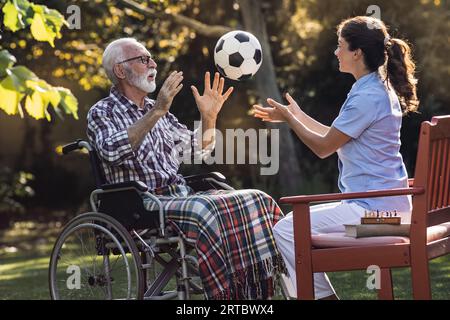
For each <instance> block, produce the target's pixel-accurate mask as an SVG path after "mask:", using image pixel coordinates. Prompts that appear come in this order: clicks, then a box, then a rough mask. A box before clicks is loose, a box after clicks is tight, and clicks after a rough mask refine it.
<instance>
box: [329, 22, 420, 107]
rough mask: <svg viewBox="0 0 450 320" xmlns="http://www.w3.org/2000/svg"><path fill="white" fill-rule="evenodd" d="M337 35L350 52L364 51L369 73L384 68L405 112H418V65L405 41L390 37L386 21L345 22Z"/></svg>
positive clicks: (340, 26)
mask: <svg viewBox="0 0 450 320" xmlns="http://www.w3.org/2000/svg"><path fill="white" fill-rule="evenodd" d="M337 33H338V35H340V36H341V37H343V38H344V39H345V41H347V43H348V44H349V50H350V51H354V50H357V49H361V51H362V52H363V54H364V63H365V64H366V66H367V68H368V69H369V71H371V72H373V71H377V70H378V69H379V68H380V67H381V66H385V71H384V72H385V74H386V81H387V82H388V85H389V83H390V84H392V86H393V87H394V90H395V92H396V93H397V95H398V97H399V101H400V105H401V107H402V110H403V112H404V113H408V112H410V111H416V110H417V108H418V106H419V100H418V99H417V93H416V84H417V79H416V78H415V76H414V72H415V68H416V65H415V63H414V61H413V59H412V57H411V48H410V46H409V45H408V44H407V43H406V41H404V40H401V39H395V38H391V37H390V36H389V33H388V31H387V28H386V25H385V24H384V23H383V21H381V20H379V19H376V18H372V17H366V16H359V17H354V18H350V19H347V20H344V21H342V22H341V23H340V24H339V26H338V31H337Z"/></svg>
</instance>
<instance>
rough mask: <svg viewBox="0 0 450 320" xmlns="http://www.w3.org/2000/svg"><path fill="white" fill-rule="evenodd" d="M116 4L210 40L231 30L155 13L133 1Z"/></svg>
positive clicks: (179, 15) (181, 16)
mask: <svg viewBox="0 0 450 320" xmlns="http://www.w3.org/2000/svg"><path fill="white" fill-rule="evenodd" d="M118 2H119V3H121V4H123V5H124V6H125V7H127V8H129V9H132V10H134V11H136V12H138V13H140V14H142V15H144V16H145V17H148V18H152V19H167V20H170V21H172V22H174V23H177V24H180V25H183V26H186V27H189V28H191V29H193V30H195V31H196V32H197V33H198V34H200V35H202V36H205V37H210V38H217V37H221V36H222V35H223V34H225V33H227V32H229V31H231V30H232V29H231V28H230V27H226V26H219V25H212V26H211V25H207V24H205V23H203V22H200V21H197V20H195V19H192V18H189V17H186V16H183V15H181V14H177V13H166V12H155V11H153V10H151V9H150V8H148V7H145V6H143V5H141V4H139V3H137V2H135V1H133V0H118Z"/></svg>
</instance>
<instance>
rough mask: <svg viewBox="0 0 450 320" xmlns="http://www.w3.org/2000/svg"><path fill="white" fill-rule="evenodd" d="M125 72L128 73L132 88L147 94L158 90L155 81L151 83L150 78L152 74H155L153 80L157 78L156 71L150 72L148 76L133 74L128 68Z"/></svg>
mask: <svg viewBox="0 0 450 320" xmlns="http://www.w3.org/2000/svg"><path fill="white" fill-rule="evenodd" d="M125 71H126V73H127V78H128V81H129V82H130V84H131V85H132V86H135V87H136V88H138V89H140V90H142V91H144V92H146V93H152V92H154V91H155V90H156V83H155V80H152V81H149V80H148V77H149V76H150V74H152V73H154V77H153V79H155V77H156V70H150V71H149V72H147V73H146V74H142V75H138V74H135V73H133V71H131V70H130V69H128V68H125Z"/></svg>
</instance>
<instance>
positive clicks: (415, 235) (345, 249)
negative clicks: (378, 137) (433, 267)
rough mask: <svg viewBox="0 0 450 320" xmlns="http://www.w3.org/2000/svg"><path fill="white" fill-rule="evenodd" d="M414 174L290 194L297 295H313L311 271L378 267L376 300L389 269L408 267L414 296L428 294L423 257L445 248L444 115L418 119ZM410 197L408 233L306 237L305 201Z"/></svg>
mask: <svg viewBox="0 0 450 320" xmlns="http://www.w3.org/2000/svg"><path fill="white" fill-rule="evenodd" d="M416 160H417V161H416V169H415V177H414V179H410V180H409V187H408V188H403V189H391V190H379V191H368V192H358V193H345V194H343V193H340V194H322V195H310V196H305V195H303V196H292V197H284V198H281V199H280V203H282V204H291V205H292V206H293V221H294V240H295V256H296V273H297V277H296V278H297V299H314V280H313V273H314V272H332V271H350V270H366V269H367V268H368V267H369V266H371V265H376V266H378V267H379V268H380V270H381V273H380V274H381V282H380V283H381V287H380V289H379V290H378V297H379V298H380V299H393V298H394V295H393V290H392V276H391V268H395V267H410V268H411V277H412V289H413V298H414V299H431V288H430V276H429V270H428V261H429V260H431V259H434V258H437V257H440V256H443V255H446V254H448V253H449V252H450V115H447V116H439V117H433V119H432V120H431V122H428V121H424V122H423V123H422V125H421V129H420V137H419V146H418V151H417V158H416ZM399 195H412V196H413V211H412V216H411V229H410V234H409V238H408V237H370V238H358V239H353V238H349V237H345V235H344V234H343V233H342V234H329V235H318V236H311V224H310V211H309V206H310V204H311V203H317V202H328V201H340V200H344V199H357V198H370V197H387V196H399Z"/></svg>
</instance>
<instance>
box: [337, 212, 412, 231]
mask: <svg viewBox="0 0 450 320" xmlns="http://www.w3.org/2000/svg"><path fill="white" fill-rule="evenodd" d="M344 227H345V235H346V236H347V237H353V238H362V237H380V236H400V237H408V236H409V229H410V227H411V225H410V224H409V223H401V217H398V216H397V212H396V211H393V212H390V211H379V210H377V211H369V212H367V211H366V212H365V214H364V217H362V218H361V224H344Z"/></svg>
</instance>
